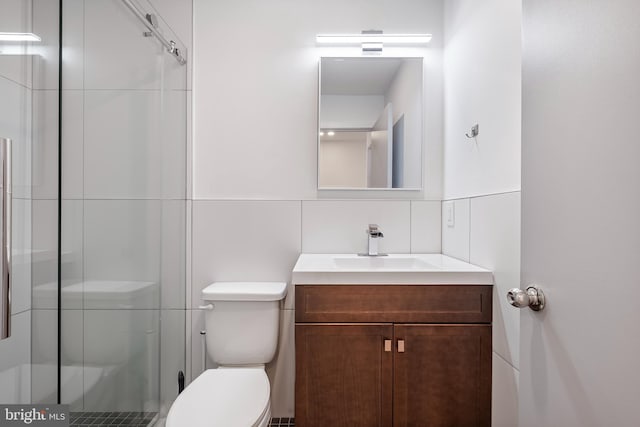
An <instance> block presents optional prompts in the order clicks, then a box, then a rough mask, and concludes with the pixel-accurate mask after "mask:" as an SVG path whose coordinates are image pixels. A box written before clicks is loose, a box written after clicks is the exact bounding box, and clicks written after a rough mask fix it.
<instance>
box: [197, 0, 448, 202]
mask: <svg viewBox="0 0 640 427" xmlns="http://www.w3.org/2000/svg"><path fill="white" fill-rule="evenodd" d="M442 13H443V12H442V0H428V1H416V0H402V1H391V0H377V1H376V2H373V3H372V2H370V1H363V0H359V1H350V2H344V1H339V0H330V1H323V2H322V3H318V2H312V1H309V0H306V1H299V2H294V3H291V2H289V1H284V0H276V1H270V2H261V1H258V0H246V1H242V2H237V1H229V0H227V1H218V2H210V1H204V0H199V1H196V2H195V3H194V22H195V36H194V39H195V56H196V57H195V67H194V84H195V85H196V86H197V88H196V89H197V90H196V92H195V98H194V133H195V145H194V159H195V160H194V198H195V199H220V198H227V199H238V198H239V199H244V198H249V199H265V198H267V199H309V198H311V199H315V198H316V197H317V190H316V182H317V179H316V167H317V147H316V133H317V94H318V61H319V57H320V56H321V55H325V56H330V55H334V56H335V55H336V54H342V55H343V56H345V55H346V56H349V55H351V54H353V53H354V50H353V49H351V50H349V49H344V48H343V49H340V50H336V49H335V48H318V47H317V46H316V44H315V35H316V34H317V33H322V32H354V31H355V32H359V31H360V30H362V29H363V28H381V29H383V30H385V31H388V32H429V33H433V34H434V38H433V40H432V42H431V44H430V46H429V47H428V48H427V49H418V51H419V52H420V53H421V54H424V55H425V56H426V59H425V80H426V81H427V84H426V87H425V94H426V98H425V99H426V104H427V109H426V110H427V111H426V112H425V118H426V120H427V123H426V126H425V129H427V132H426V135H425V141H426V145H427V146H426V148H425V151H426V152H425V163H426V172H427V173H426V174H427V177H426V178H425V182H426V188H425V191H424V196H425V197H427V198H432V199H439V197H440V194H441V169H440V163H441V141H442V130H441V129H442V111H441V110H442V80H441V79H442V66H441V46H442V30H441V28H442ZM337 17H339V19H337ZM355 52H356V54H359V49H355ZM393 52H394V50H393V49H389V50H387V52H386V53H387V54H392V53H393ZM395 52H396V53H397V54H405V55H407V54H408V53H409V52H408V51H407V49H396V50H395ZM411 52H413V53H414V55H415V52H416V50H412V51H411ZM267 160H268V161H267Z"/></svg>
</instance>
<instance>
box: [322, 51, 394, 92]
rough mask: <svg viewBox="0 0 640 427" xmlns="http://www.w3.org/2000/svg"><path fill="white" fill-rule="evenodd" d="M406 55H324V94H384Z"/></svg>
mask: <svg viewBox="0 0 640 427" xmlns="http://www.w3.org/2000/svg"><path fill="white" fill-rule="evenodd" d="M402 61H403V59H402V58H322V65H321V70H322V71H321V90H322V92H321V93H322V95H384V94H385V93H386V92H387V89H388V88H389V85H390V84H391V82H392V81H393V77H394V76H395V74H396V72H397V71H398V68H399V67H400V64H401V63H402Z"/></svg>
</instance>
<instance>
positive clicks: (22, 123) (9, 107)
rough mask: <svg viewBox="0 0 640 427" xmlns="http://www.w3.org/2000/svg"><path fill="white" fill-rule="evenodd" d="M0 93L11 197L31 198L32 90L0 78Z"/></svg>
mask: <svg viewBox="0 0 640 427" xmlns="http://www.w3.org/2000/svg"><path fill="white" fill-rule="evenodd" d="M2 56H3V55H0V58H2ZM0 93H1V94H2V102H0V117H2V121H0V137H3V138H10V139H11V140H12V159H13V165H14V168H13V197H14V199H19V198H23V199H28V198H30V197H31V125H32V105H33V104H32V91H31V90H30V89H27V88H25V87H23V86H20V85H18V84H16V83H14V82H12V81H9V80H7V79H5V78H1V77H0Z"/></svg>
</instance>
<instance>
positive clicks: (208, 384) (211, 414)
mask: <svg viewBox="0 0 640 427" xmlns="http://www.w3.org/2000/svg"><path fill="white" fill-rule="evenodd" d="M269 393H270V386H269V379H268V378H267V374H266V373H265V371H264V369H263V368H233V369H208V370H206V371H205V372H203V373H202V374H201V375H200V376H199V377H198V378H196V379H195V380H194V381H193V382H192V383H191V384H189V386H188V387H186V388H185V389H184V391H183V392H182V393H180V395H179V396H178V398H177V399H176V401H175V402H174V403H173V405H171V409H170V410H169V414H168V415H167V422H166V427H185V426H189V427H214V426H225V427H258V426H263V425H268V423H269V418H270V417H271V407H270V404H269Z"/></svg>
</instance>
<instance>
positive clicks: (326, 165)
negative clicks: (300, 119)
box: [318, 132, 367, 188]
mask: <svg viewBox="0 0 640 427" xmlns="http://www.w3.org/2000/svg"><path fill="white" fill-rule="evenodd" d="M358 135H360V140H359V141H358V140H353V139H345V140H342V139H340V138H338V139H336V140H335V141H333V140H332V141H322V142H320V152H319V153H318V155H319V158H320V161H319V163H318V169H319V174H320V178H319V185H320V187H351V188H366V187H367V134H366V133H364V132H358ZM338 136H340V133H338V134H336V137H338Z"/></svg>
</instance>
